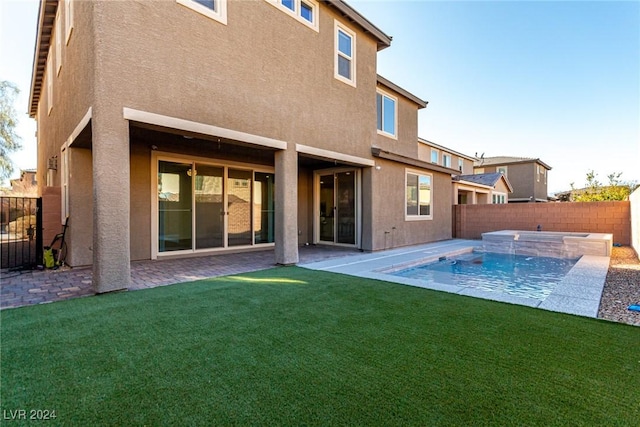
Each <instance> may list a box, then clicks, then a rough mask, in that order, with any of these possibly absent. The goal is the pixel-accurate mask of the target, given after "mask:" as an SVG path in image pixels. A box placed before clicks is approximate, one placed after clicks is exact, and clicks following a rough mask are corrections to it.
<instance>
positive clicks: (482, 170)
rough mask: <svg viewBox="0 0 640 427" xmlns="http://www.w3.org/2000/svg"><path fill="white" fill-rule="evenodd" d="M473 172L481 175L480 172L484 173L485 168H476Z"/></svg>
mask: <svg viewBox="0 0 640 427" xmlns="http://www.w3.org/2000/svg"><path fill="white" fill-rule="evenodd" d="M473 173H474V174H476V175H479V174H481V173H484V168H478V169H475V170H474V171H473Z"/></svg>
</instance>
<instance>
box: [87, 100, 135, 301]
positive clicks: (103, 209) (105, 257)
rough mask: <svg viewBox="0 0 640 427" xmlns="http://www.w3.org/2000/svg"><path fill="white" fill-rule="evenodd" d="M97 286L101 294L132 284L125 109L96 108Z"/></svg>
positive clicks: (96, 289)
mask: <svg viewBox="0 0 640 427" xmlns="http://www.w3.org/2000/svg"><path fill="white" fill-rule="evenodd" d="M91 130H92V135H93V141H92V158H93V286H94V289H95V291H96V292H97V293H104V292H111V291H117V290H121V289H127V288H128V287H129V285H130V283H131V266H130V262H131V251H130V232H129V228H130V224H129V223H130V214H129V211H130V201H131V199H130V188H131V185H130V167H129V123H128V121H126V120H125V119H124V118H123V117H122V108H119V109H118V108H116V107H115V106H108V107H107V106H106V105H105V106H103V108H99V106H96V107H94V110H93V117H92V119H91Z"/></svg>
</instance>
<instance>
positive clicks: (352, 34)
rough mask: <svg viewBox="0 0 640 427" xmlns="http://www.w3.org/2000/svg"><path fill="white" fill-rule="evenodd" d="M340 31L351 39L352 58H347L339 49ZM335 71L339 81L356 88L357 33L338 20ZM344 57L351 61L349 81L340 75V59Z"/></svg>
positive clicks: (335, 42)
mask: <svg viewBox="0 0 640 427" xmlns="http://www.w3.org/2000/svg"><path fill="white" fill-rule="evenodd" d="M340 31H342V32H343V33H345V34H347V35H348V36H349V37H351V58H349V57H347V56H346V55H345V54H343V53H342V52H340V49H339V42H340V41H339V37H338V35H339V34H340ZM333 34H334V52H333V54H334V70H333V76H334V77H335V78H336V79H337V80H340V81H341V82H343V83H346V84H348V85H351V86H353V87H356V33H355V32H354V31H352V30H351V29H349V28H348V27H346V26H345V25H343V24H341V23H340V22H338V21H337V20H334V32H333ZM341 56H342V57H344V58H347V59H349V60H350V61H351V79H348V78H346V77H344V76H342V75H341V74H340V73H338V58H339V57H341Z"/></svg>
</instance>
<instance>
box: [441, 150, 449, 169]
mask: <svg viewBox="0 0 640 427" xmlns="http://www.w3.org/2000/svg"><path fill="white" fill-rule="evenodd" d="M442 166H444V167H445V168H449V169H451V154H446V153H442Z"/></svg>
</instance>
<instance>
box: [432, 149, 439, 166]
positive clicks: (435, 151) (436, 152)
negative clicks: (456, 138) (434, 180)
mask: <svg viewBox="0 0 640 427" xmlns="http://www.w3.org/2000/svg"><path fill="white" fill-rule="evenodd" d="M434 154H435V155H436V161H435V162H434V161H433V155H434ZM431 163H433V164H434V165H437V164H439V163H440V153H439V152H438V150H435V149H433V148H432V149H431Z"/></svg>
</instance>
